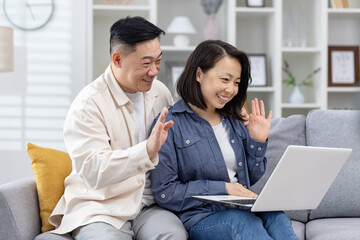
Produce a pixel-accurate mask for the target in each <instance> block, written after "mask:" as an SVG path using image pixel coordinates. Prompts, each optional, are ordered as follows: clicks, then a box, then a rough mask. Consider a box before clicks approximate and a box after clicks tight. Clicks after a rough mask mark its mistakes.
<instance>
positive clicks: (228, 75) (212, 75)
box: [196, 56, 241, 111]
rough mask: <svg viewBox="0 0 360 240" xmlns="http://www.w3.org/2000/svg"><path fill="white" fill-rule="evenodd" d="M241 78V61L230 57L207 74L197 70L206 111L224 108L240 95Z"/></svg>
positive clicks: (224, 58) (223, 59)
mask: <svg viewBox="0 0 360 240" xmlns="http://www.w3.org/2000/svg"><path fill="white" fill-rule="evenodd" d="M240 76H241V65H240V63H239V61H238V60H237V59H235V58H233V57H230V56H225V57H223V58H222V59H220V60H219V61H218V62H217V63H216V64H215V66H214V67H213V68H211V69H209V70H208V71H207V72H206V73H204V72H203V71H202V70H201V69H200V68H198V69H197V72H196V81H198V82H199V83H200V88H201V93H202V96H203V98H204V101H205V104H206V106H207V110H206V111H215V109H221V108H223V107H224V106H225V104H226V103H228V102H229V101H230V100H231V99H232V98H233V97H234V96H235V95H236V94H237V93H238V90H239V83H240Z"/></svg>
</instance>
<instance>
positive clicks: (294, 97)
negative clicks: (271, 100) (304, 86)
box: [289, 86, 304, 104]
mask: <svg viewBox="0 0 360 240" xmlns="http://www.w3.org/2000/svg"><path fill="white" fill-rule="evenodd" d="M289 102H290V103H291V104H302V103H304V95H303V94H302V92H301V91H300V88H299V86H295V87H294V90H293V91H292V93H291V95H290V98H289Z"/></svg>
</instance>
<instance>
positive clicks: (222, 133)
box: [212, 121, 238, 183]
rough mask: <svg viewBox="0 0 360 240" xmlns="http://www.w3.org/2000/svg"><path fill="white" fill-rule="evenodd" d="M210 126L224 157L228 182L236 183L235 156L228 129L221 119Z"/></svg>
mask: <svg viewBox="0 0 360 240" xmlns="http://www.w3.org/2000/svg"><path fill="white" fill-rule="evenodd" d="M212 128H213V130H214V133H215V137H216V140H217V141H218V144H219V146H220V149H221V153H222V155H223V157H224V160H225V164H226V168H227V171H228V174H229V178H230V182H232V183H237V182H238V179H237V177H236V174H237V171H236V170H237V167H236V157H235V152H234V150H233V149H232V147H231V144H230V129H229V128H228V126H227V125H226V124H225V123H224V122H223V121H221V123H219V124H218V125H216V126H213V127H212Z"/></svg>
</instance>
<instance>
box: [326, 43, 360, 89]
mask: <svg viewBox="0 0 360 240" xmlns="http://www.w3.org/2000/svg"><path fill="white" fill-rule="evenodd" d="M359 83H360V79H359V46H329V47H328V86H336V87H352V86H359V85H360V84H359Z"/></svg>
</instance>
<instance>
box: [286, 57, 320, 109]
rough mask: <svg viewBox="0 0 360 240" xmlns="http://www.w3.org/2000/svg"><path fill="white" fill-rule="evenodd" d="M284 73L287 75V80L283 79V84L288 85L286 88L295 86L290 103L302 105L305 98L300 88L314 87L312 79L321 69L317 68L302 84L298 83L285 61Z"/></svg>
mask: <svg viewBox="0 0 360 240" xmlns="http://www.w3.org/2000/svg"><path fill="white" fill-rule="evenodd" d="M283 72H284V73H285V74H286V76H287V78H286V79H283V80H282V82H283V83H285V84H286V86H294V90H293V92H292V93H291V95H290V98H289V102H290V103H292V104H302V103H304V100H305V99H304V96H303V94H302V93H301V91H300V88H299V87H300V86H312V77H313V76H314V75H315V74H317V73H318V72H320V67H319V68H316V69H315V70H314V71H312V72H311V73H310V74H309V75H307V76H306V77H305V78H304V79H303V80H302V81H301V82H300V83H296V78H295V77H294V75H293V74H292V72H291V71H290V66H289V63H288V62H287V61H286V60H284V67H283Z"/></svg>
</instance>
